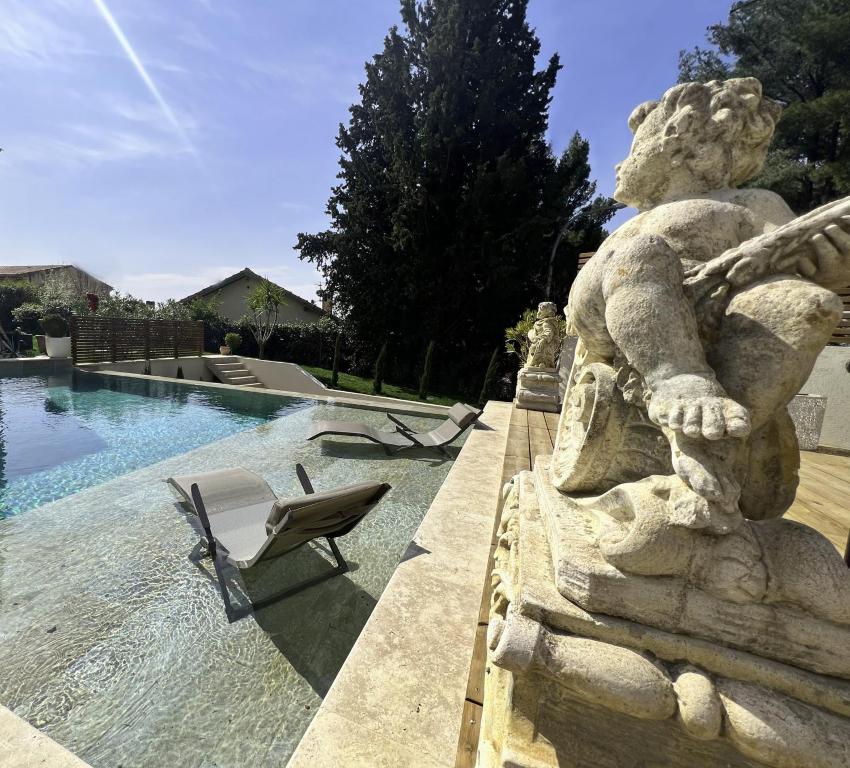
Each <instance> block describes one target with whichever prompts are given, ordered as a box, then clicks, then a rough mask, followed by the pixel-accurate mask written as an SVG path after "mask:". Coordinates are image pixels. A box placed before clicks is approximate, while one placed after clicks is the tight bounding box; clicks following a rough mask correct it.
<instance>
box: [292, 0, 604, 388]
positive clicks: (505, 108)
mask: <svg viewBox="0 0 850 768" xmlns="http://www.w3.org/2000/svg"><path fill="white" fill-rule="evenodd" d="M527 2H528V0H425V1H424V2H421V3H416V2H414V0H403V1H402V3H401V14H402V21H403V27H402V28H401V29H398V28H395V27H394V28H392V29H391V30H390V31H389V34H388V35H387V37H386V39H385V41H384V48H383V50H382V51H381V52H380V53H379V54H377V55H376V56H374V58H373V59H372V60H371V61H370V62H368V63H367V64H366V76H365V82H364V83H363V84H362V85H361V86H360V101H359V102H358V103H356V104H354V105H352V106H351V108H350V110H349V111H350V120H349V122H348V125H346V126H340V129H339V134H338V138H337V146H338V147H339V149H340V150H341V157H340V161H339V162H340V172H339V179H340V182H339V184H338V185H337V186H336V187H334V188H333V190H332V194H331V197H330V200H329V202H328V213H329V215H330V218H331V227H330V229H328V230H326V231H324V232H319V233H317V234H306V233H302V234H300V235H299V236H298V244H297V248H298V249H299V250H300V254H301V258H302V259H306V260H309V261H311V262H313V263H315V264H316V265H317V267H318V268H319V269H320V270H321V271H322V273H323V275H324V278H325V285H326V288H325V292H326V293H327V294H328V295H330V296H332V297H333V299H334V306H335V309H336V311H338V312H340V313H341V314H342V315H343V316H344V317H345V318H346V321H347V323H348V325H349V327H350V329H351V333H352V336H353V338H354V339H355V343H357V344H359V345H360V346H361V347H365V348H367V349H368V350H370V352H371V355H366V354H363V355H361V356H362V357H367V356H371V359H375V358H374V355H375V352H376V351H377V348H378V346H379V344H380V343H382V340H383V339H385V338H391V339H393V338H395V339H396V340H398V341H399V342H400V343H396V344H395V345H394V350H396V352H394V359H393V365H394V368H395V374H394V375H396V376H397V377H400V378H401V379H402V380H408V381H413V380H415V378H416V375H417V373H418V370H417V369H418V362H419V361H418V359H417V357H418V355H417V351H418V350H421V349H422V348H423V347H424V346H425V345H426V344H427V343H428V341H429V340H431V339H434V340H436V341H437V343H438V344H439V345H440V361H441V365H440V368H439V370H438V371H435V376H437V377H438V378H442V382H440V383H442V384H443V385H446V384H447V383H450V384H451V385H452V386H456V387H462V388H466V389H468V390H471V389H472V388H473V387H477V386H478V382H479V381H480V379H479V378H478V377H479V376H480V371H481V368H482V366H483V365H484V364H485V361H486V359H487V357H488V356H489V352H490V350H491V349H492V345H493V343H494V342H495V341H496V340H497V339H498V338H499V337H500V336H501V334H502V329H503V328H504V327H505V325H506V324H507V323H508V322H509V321H510V320H511V318H513V317H515V316H516V315H517V314H518V313H519V312H520V311H521V310H522V308H523V307H525V306H528V305H529V304H531V303H533V302H535V301H539V300H540V299H541V298H542V294H543V292H544V291H545V287H546V281H547V274H548V267H549V262H550V253H551V250H552V245H553V243H554V242H555V239H556V237H557V235H558V232H559V231H560V230H561V228H562V227H563V226H564V224H565V223H567V221H569V220H570V219H571V218H573V217H574V216H575V214H576V213H577V212H578V211H579V210H584V211H585V215H583V216H580V217H575V236H570V237H566V238H562V242H563V245H562V249H563V253H561V254H560V255H559V257H558V259H556V260H555V264H556V266H557V268H558V275H557V278H556V281H555V284H556V285H557V288H558V291H557V300H559V301H561V302H563V301H564V299H565V298H566V291H567V289H568V287H569V286H568V279H569V274H570V271H571V270H572V271H574V262H575V258H570V253H569V252H570V251H576V253H577V250H578V249H590V248H593V247H595V245H596V244H598V242H599V240H600V238H601V236H602V226H603V224H604V222H605V221H606V220H607V219H608V218H609V217H610V215H611V211H610V204H606V201H604V200H600V199H598V198H595V185H594V184H593V182H592V181H590V179H589V172H590V169H589V166H588V164H587V152H588V147H587V142H585V141H584V140H583V139H581V137H579V136H578V135H576V136H574V137H573V139H572V141H571V142H570V144H569V147H568V148H567V150H566V151H565V152H564V153H563V155H562V156H561V157H556V156H555V155H554V154H553V153H552V150H551V148H550V147H549V145H548V144H547V143H546V139H545V133H546V129H547V122H548V107H549V102H550V100H551V91H552V87H553V86H554V84H555V78H556V75H557V72H558V70H559V69H560V63H559V60H558V57H557V56H553V57H552V58H551V59H550V60H549V61H548V62H547V63H546V65H545V66H544V67H543V68H542V69H540V70H538V69H537V68H536V65H535V61H536V57H537V56H538V54H539V52H540V43H539V41H538V39H537V37H536V36H535V34H534V32H533V31H532V30H531V28H530V27H529V26H528V23H527V19H526V6H527ZM449 376H451V381H448V380H447V379H448V377H449Z"/></svg>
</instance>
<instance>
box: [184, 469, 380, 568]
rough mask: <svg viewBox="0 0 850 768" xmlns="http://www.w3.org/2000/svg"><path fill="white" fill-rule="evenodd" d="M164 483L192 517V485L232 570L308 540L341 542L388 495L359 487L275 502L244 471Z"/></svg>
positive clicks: (363, 485) (367, 486)
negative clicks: (327, 538) (337, 539)
mask: <svg viewBox="0 0 850 768" xmlns="http://www.w3.org/2000/svg"><path fill="white" fill-rule="evenodd" d="M167 482H168V483H169V484H170V485H171V486H172V487H173V488H174V489H175V490H176V491H177V492H178V493H179V494H180V496H181V497H182V498H183V500H184V501H185V502H186V503H187V505H188V506H189V508H190V509H192V510H193V511H195V508H194V505H193V503H192V496H191V488H192V484H193V483H197V485H198V490H199V491H200V492H201V498H202V499H203V500H204V506H205V508H206V511H207V516H208V517H209V520H210V529H211V530H212V533H213V536H214V537H215V539H216V541H217V542H218V543H219V545H220V546H221V547H222V548H223V549H225V550H226V551H227V560H228V562H230V563H231V564H232V565H234V566H236V567H237V568H250V567H252V566H254V565H256V564H257V563H258V562H260V561H261V560H268V559H270V558H273V557H279V556H280V555H284V554H286V553H287V552H291V551H292V550H293V549H297V548H298V547H300V546H301V545H303V544H306V543H307V542H308V541H310V540H311V539H315V538H320V537H323V536H330V537H337V536H344V535H345V534H346V533H348V532H350V531H351V530H352V529H353V528H354V527H355V526H356V525H357V524H358V523H359V522H360V521H361V520H362V519H363V518H364V517H365V516H366V514H367V513H368V512H369V511H370V510H371V509H372V507H374V506H375V505H376V504H377V503H378V502H379V501H380V500H381V498H382V497H383V496H384V494H385V493H386V492H387V491H388V490H390V486H389V485H388V484H387V483H374V482H373V483H358V484H356V485H348V486H344V487H342V488H335V489H333V490H330V491H325V492H322V493H313V494H306V495H303V496H297V497H293V498H289V499H278V498H277V497H276V496H275V494H274V492H273V491H272V489H271V488H270V487H269V486H268V484H267V483H266V482H265V480H263V479H262V478H261V477H259V476H258V475H256V474H254V473H253V472H250V471H248V470H247V469H225V470H218V471H216V472H208V473H205V474H202V475H190V476H185V477H170V478H168V480H167Z"/></svg>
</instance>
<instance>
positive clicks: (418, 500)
mask: <svg viewBox="0 0 850 768" xmlns="http://www.w3.org/2000/svg"><path fill="white" fill-rule="evenodd" d="M109 378H110V379H111V378H115V379H117V382H116V383H115V384H114V386H115V387H116V388H117V389H116V390H115V391H100V390H99V391H95V392H87V391H86V387H88V386H90V385H89V384H88V383H86V382H82V383H81V382H78V383H77V386H78V387H81V389H78V390H77V391H76V395H75V394H74V390H73V386H72V385H69V386H70V390H68V391H66V390H64V389H62V388H61V387H58V388H55V391H54V396H53V397H52V398H51V399H53V400H56V399H57V396H58V395H59V393H60V391H61V393H62V397H63V398H70V400H71V402H72V403H73V401H74V398H75V397H77V398H81V400H82V401H83V402H84V401H86V397H88V396H91V395H95V396H96V397H97V400H98V402H99V403H100V407H101V408H103V407H106V409H107V410H110V408H112V406H113V405H114V406H115V407H114V411H115V412H114V413H113V416H112V417H111V421H110V429H111V430H112V431H113V432H114V434H115V435H117V436H116V437H115V439H117V440H119V443H121V441H122V440H124V439H125V438H127V440H128V441H129V442H130V443H132V439H131V438H129V437H127V435H121V434H120V433H121V432H122V429H126V430H127V431H128V432H130V433H133V434H135V435H136V436H138V437H139V439H142V436H144V435H148V434H149V433H148V432H147V431H146V423H147V422H148V421H149V422H151V423H153V422H156V421H157V420H158V419H156V418H148V417H141V416H133V415H132V413H129V412H130V411H132V409H131V408H127V412H128V413H126V414H125V413H123V412H122V411H121V408H120V406H118V405H117V400H116V401H115V402H114V403H113V402H112V401H110V400H109V399H107V398H109V397H115V398H123V397H126V396H128V395H133V396H138V397H152V398H154V399H156V398H159V397H160V395H159V394H157V393H158V392H159V389H158V388H157V387H153V388H152V389H150V390H149V392H150V394H149V395H145V394H139V393H138V392H130V391H127V390H126V389H125V387H128V386H129V387H130V388H131V389H132V387H135V386H138V384H137V383H133V384H128V382H130V381H131V380H129V379H121V378H120V377H109ZM142 383H149V384H155V383H156V382H142ZM18 384H19V385H20V384H21V383H20V382H19V383H18ZM28 386H29V385H28ZM32 386H36V385H35V384H32ZM63 386H64V385H63ZM180 386H185V387H186V391H185V392H184V393H182V394H181V395H180V396H178V397H176V400H175V399H174V398H172V395H173V391H172V388H173V387H180ZM48 389H51V387H48ZM196 390H202V388H201V387H194V386H189V385H177V384H173V385H169V386H168V387H166V388H165V390H163V392H164V393H165V394H164V396H163V397H162V399H163V400H164V401H166V402H165V403H159V404H150V403H143V404H141V405H139V404H137V406H138V407H139V408H142V406H144V408H154V409H157V408H166V410H167V412H168V414H169V415H168V416H165V415H162V414H160V416H161V417H162V419H164V420H165V421H168V422H170V423H171V424H172V425H175V424H180V425H181V427H180V429H181V431H184V430H186V429H187V427H186V425H187V424H190V427H189V428H188V431H190V432H191V431H192V429H191V423H192V419H189V418H188V417H187V415H186V414H187V413H196V414H197V411H195V410H194V409H195V408H198V407H203V408H206V407H212V406H211V405H210V403H209V402H205V401H204V397H206V396H207V395H209V397H213V395H212V394H210V393H212V392H213V391H214V392H216V393H218V392H220V390H219V389H216V390H213V389H212V388H210V389H209V393H204V392H203V391H201V392H200V394H197V397H196ZM169 393H170V394H169ZM225 394H226V395H228V396H238V397H237V401H238V402H237V404H236V406H234V407H233V408H232V410H231V409H230V408H228V407H225V406H223V405H221V403H219V404H218V405H220V406H221V410H218V411H215V413H217V415H218V417H219V418H218V419H212V421H218V420H230V419H235V420H236V421H235V422H234V423H238V425H239V426H238V427H236V426H234V425H233V424H231V425H229V426H222V425H219V424H214V425H212V426H210V424H209V423H207V421H206V417H204V416H201V415H197V416H196V421H197V426H198V434H199V435H200V434H203V435H207V436H209V435H210V434H211V432H210V431H209V430H213V431H214V430H216V429H225V430H227V434H225V436H223V437H219V438H218V439H214V438H213V439H209V437H207V438H205V442H204V443H203V444H201V445H198V446H197V447H195V448H192V449H189V450H186V449H185V448H184V447H181V448H180V451H181V452H180V453H174V452H173V450H172V448H173V446H172V448H169V449H168V453H169V455H167V456H166V457H165V458H162V459H159V460H157V459H156V458H155V457H153V458H151V457H150V454H149V455H148V456H149V461H148V463H147V465H142V466H139V467H138V468H135V469H130V470H129V471H126V470H125V471H123V473H122V474H117V475H113V476H111V477H107V479H105V480H102V481H98V482H95V483H93V484H90V485H89V486H88V487H84V488H82V489H81V490H78V491H76V492H71V493H69V494H68V495H66V496H63V497H62V498H58V499H55V500H54V501H51V502H48V503H46V504H41V505H40V506H37V507H31V508H28V509H26V511H24V512H23V513H22V514H16V515H12V516H9V517H7V518H6V519H2V520H0V703H2V704H4V705H5V706H7V707H9V708H10V709H12V710H13V711H15V712H16V713H17V714H18V715H20V716H21V717H24V718H25V719H27V720H28V721H29V722H31V723H32V724H33V725H35V726H36V727H38V728H40V729H42V730H43V731H44V732H46V733H47V734H48V735H50V736H51V737H52V738H54V739H56V740H57V741H58V742H59V743H60V744H63V745H64V746H66V747H67V748H69V749H70V750H72V751H73V752H75V753H77V754H78V755H79V756H80V757H82V758H83V759H84V760H86V761H87V762H89V763H90V764H91V765H92V766H94V767H95V768H115V766H119V765H123V766H134V768H147V767H148V766H150V768H154V767H156V768H160V766H164V765H175V766H176V765H179V766H190V767H195V768H207V767H208V766H220V767H221V766H228V767H233V768H235V767H236V766H272V765H274V766H279V765H283V764H285V763H286V760H287V759H288V758H289V756H290V754H291V753H292V751H293V750H294V749H295V746H296V745H297V743H298V741H299V740H300V738H301V735H302V734H303V732H304V730H305V729H306V727H307V725H308V724H309V722H310V720H311V719H312V716H313V714H314V712H315V711H316V708H317V707H318V705H319V703H320V702H321V699H322V697H323V695H324V693H325V692H326V691H327V689H328V688H329V687H330V684H331V683H332V681H333V679H334V677H335V676H336V673H337V671H338V670H339V668H340V666H341V665H342V663H343V661H344V660H345V657H346V656H347V654H348V651H349V650H350V648H351V646H352V645H353V643H354V641H355V640H356V638H357V635H358V634H359V633H360V630H361V629H362V627H363V625H364V624H365V622H366V619H367V618H368V617H369V614H370V613H371V611H372V608H373V606H374V605H375V603H376V602H377V600H378V598H379V597H380V595H381V592H382V591H383V589H384V587H385V585H386V583H387V581H388V580H389V578H390V576H391V575H392V572H393V570H394V569H395V566H396V564H397V563H398V560H399V558H400V557H401V556H402V555H403V554H404V552H405V550H406V548H407V546H408V544H409V542H410V541H411V539H412V537H413V535H414V533H415V531H416V528H417V527H418V525H419V522H420V521H421V519H422V517H423V516H424V514H425V512H426V511H427V509H428V506H429V505H430V503H431V500H432V499H433V497H434V496H435V495H436V492H437V490H438V489H439V487H440V485H441V484H442V482H443V480H444V478H445V476H446V474H447V472H448V470H449V468H450V466H451V462H450V461H444V460H442V459H439V458H435V457H434V456H431V455H428V454H421V455H415V454H408V455H402V456H399V457H387V456H386V455H385V454H384V453H383V451H382V450H381V449H380V447H378V446H374V445H372V444H369V443H363V442H354V441H351V440H347V439H339V440H328V441H316V442H307V441H306V440H305V439H304V436H305V435H306V433H307V431H308V430H309V428H310V426H311V425H312V423H313V422H314V421H315V420H322V419H332V418H340V419H348V420H360V421H365V422H367V423H369V424H372V425H375V426H379V427H380V426H385V425H386V417H385V416H384V415H383V414H382V413H380V412H375V411H368V410H364V409H355V408H344V407H339V406H334V405H331V404H326V403H317V402H315V401H311V400H303V401H301V400H298V401H292V400H287V399H280V400H278V398H276V397H274V396H271V395H268V394H266V395H256V394H254V395H253V397H260V398H266V399H267V401H268V402H267V403H266V404H265V405H264V406H263V409H261V410H260V412H256V411H254V410H252V408H247V410H246V409H245V408H244V401H243V400H242V397H241V396H242V395H246V396H250V393H244V392H241V391H240V392H232V393H231V392H225ZM190 395H191V396H190ZM213 401H214V402H215V398H214V397H213ZM59 402H60V404H62V403H64V402H65V401H64V400H61V399H60V400H59ZM50 407H52V406H50ZM216 407H218V406H216ZM144 408H142V411H139V412H138V413H143V412H145V411H144ZM266 408H267V409H269V410H265V409H266ZM181 409H186V411H185V412H181ZM84 410H85V409H83V408H82V407H81V406H77V413H79V414H80V415H81V416H82V415H83V411H84ZM69 412H73V411H72V410H70V409H69ZM154 412H155V413H159V412H158V411H154ZM87 418H91V419H93V418H94V417H89V416H87ZM104 418H105V417H104ZM243 419H244V421H243ZM410 421H411V423H412V424H413V425H414V426H416V427H417V428H432V427H433V426H435V425H436V424H437V423H438V421H437V420H436V419H424V418H422V419H415V418H411V419H410ZM94 423H95V422H94V421H91V420H90V421H88V422H85V421H84V422H83V424H84V426H87V427H88V426H90V425H92V424H94ZM122 425H123V427H122ZM91 428H92V429H93V431H95V432H96V433H97V434H98V435H99V436H100V437H101V438H103V437H104V432H102V431H99V429H97V428H95V427H91ZM101 429H106V428H105V427H102V428H101ZM159 430H160V431H159V432H158V433H157V434H160V435H162V437H160V438H158V440H165V441H170V440H171V437H169V436H168V430H167V429H166V427H165V426H160V428H159ZM119 438H120V439H119ZM149 441H150V440H149ZM24 442H25V441H24ZM460 442H462V441H459V442H458V444H457V446H455V447H454V448H453V450H454V451H455V452H456V451H457V450H458V447H459V445H460ZM80 444H81V445H82V444H83V443H82V438H80ZM122 444H123V443H122ZM16 450H17V451H18V454H17V455H19V456H20V455H23V454H21V453H20V451H21V450H23V449H22V448H21V447H20V446H19V447H18V449H16ZM128 450H130V449H128ZM163 450H165V449H164V448H163ZM102 452H103V451H101V453H102ZM97 453H98V452H97V451H91V452H88V453H85V454H84V455H81V456H75V457H71V458H70V461H69V463H75V462H84V461H85V460H86V459H87V458H89V457H92V456H96V455H97ZM12 455H14V454H13V452H11V451H7V456H12ZM134 455H135V453H134ZM55 459H56V457H55V456H54V459H53V461H55ZM296 462H300V463H302V464H303V465H304V466H305V467H306V469H307V471H308V472H309V474H310V477H311V479H312V480H313V484H314V485H315V487H316V489H317V490H318V491H321V490H323V489H328V488H331V487H334V486H337V485H342V484H345V483H349V482H354V481H357V480H379V481H386V482H389V483H390V484H391V485H392V490H391V491H390V492H389V493H388V494H387V496H386V497H385V498H384V500H383V501H382V502H381V504H380V505H379V506H378V507H377V508H376V509H375V510H374V511H373V512H372V513H370V515H369V516H368V517H367V518H366V519H365V520H364V521H363V523H362V524H361V525H360V526H359V527H358V528H357V529H355V531H354V532H352V533H351V534H350V535H349V536H346V537H345V538H343V539H341V540H340V541H339V545H340V549H341V550H342V551H343V553H344V555H345V556H346V559H347V560H348V561H349V563H351V565H352V571H351V572H350V573H348V574H345V575H344V576H340V577H337V578H334V579H331V580H329V581H326V582H324V583H323V584H320V585H319V586H317V587H314V588H312V589H309V590H306V591H305V592H302V593H300V594H298V595H295V596H294V597H292V598H289V599H287V600H285V601H282V602H280V603H277V604H275V605H273V606H271V607H269V608H267V609H264V610H262V611H259V612H258V613H257V614H256V616H254V617H251V618H248V619H244V620H242V621H239V622H236V623H235V624H228V623H227V619H226V617H225V615H224V611H223V609H222V605H221V599H220V597H219V594H218V592H217V589H216V587H215V585H214V584H213V583H212V582H211V581H210V579H209V578H207V577H206V576H205V575H204V574H203V573H202V572H201V571H199V570H198V569H197V568H196V567H195V566H193V565H192V563H190V562H189V560H188V558H187V555H188V553H189V552H190V550H191V549H192V547H193V546H194V544H195V543H196V542H197V540H198V534H197V532H196V530H195V528H194V527H193V521H192V520H191V519H190V518H189V517H188V516H187V515H186V514H184V513H183V512H182V511H181V508H180V507H179V506H178V505H177V504H176V501H175V499H174V497H173V495H172V494H171V492H170V491H169V489H168V487H167V486H166V484H165V483H164V482H163V480H164V478H166V477H168V476H170V475H173V474H186V473H192V472H201V471H205V470H209V469H216V468H224V467H233V466H244V467H246V468H248V469H251V470H253V471H255V472H257V473H259V474H260V475H262V476H263V477H265V478H266V479H267V480H268V482H269V483H270V485H271V486H272V487H273V488H274V490H275V491H276V492H277V493H278V494H279V495H294V494H296V493H298V492H299V488H300V486H299V484H298V481H297V479H296V476H295V472H294V465H295V463H296ZM14 466H17V465H14ZM61 466H62V464H61V463H60V464H54V465H53V466H52V467H48V468H42V469H38V470H37V471H36V472H31V473H30V474H29V475H18V476H17V479H13V480H12V483H11V484H10V485H8V486H7V491H8V489H9V488H11V487H15V488H17V487H20V486H18V485H16V483H17V482H18V481H19V479H20V478H21V477H24V478H26V477H31V476H33V475H34V474H37V473H38V472H46V473H50V472H56V471H58V470H59V468H60V467H61ZM108 474H109V473H108V472H107V475H108ZM91 476H94V475H91ZM326 567H328V561H327V559H326V554H325V553H324V552H323V551H322V549H321V548H320V547H305V548H303V549H302V550H299V551H298V552H297V553H295V554H294V556H291V557H290V556H287V557H284V558H281V559H279V560H277V561H271V562H269V563H266V564H263V565H262V566H260V567H259V568H260V570H258V572H257V573H256V574H252V575H251V577H250V578H249V579H248V580H247V581H245V582H244V583H242V584H241V585H240V588H242V589H245V590H246V591H249V592H250V593H251V595H252V597H254V598H255V599H256V598H260V597H262V594H263V593H264V592H265V593H268V591H271V590H277V589H280V588H282V587H284V586H286V585H287V584H289V583H293V582H295V581H298V580H301V579H303V578H305V577H307V576H310V575H312V574H314V573H318V572H319V570H321V569H323V568H326ZM231 577H232V578H234V579H236V578H237V577H236V576H235V575H234V574H232V573H231V574H229V576H228V578H231Z"/></svg>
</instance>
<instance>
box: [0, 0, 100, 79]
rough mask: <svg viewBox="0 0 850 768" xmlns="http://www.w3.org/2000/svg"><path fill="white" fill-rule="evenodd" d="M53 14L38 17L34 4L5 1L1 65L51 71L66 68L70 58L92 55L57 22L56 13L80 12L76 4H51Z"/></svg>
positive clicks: (0, 31)
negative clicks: (46, 68)
mask: <svg viewBox="0 0 850 768" xmlns="http://www.w3.org/2000/svg"><path fill="white" fill-rule="evenodd" d="M51 5H53V6H54V9H53V11H54V13H53V14H51V15H48V14H44V13H39V12H37V11H35V10H33V8H32V3H29V2H20V0H5V3H4V6H5V7H4V8H3V22H2V24H0V62H2V63H3V64H5V65H7V66H12V67H26V68H34V67H38V68H41V67H52V68H60V67H63V66H65V65H66V60H67V59H68V58H69V57H79V56H86V55H92V54H93V53H94V51H93V50H92V49H90V48H89V47H88V46H87V45H86V44H85V43H84V41H83V39H82V38H81V37H80V36H79V35H77V34H75V33H74V32H72V31H71V30H69V29H68V25H67V24H63V23H59V22H58V21H57V20H56V16H57V14H56V11H57V10H60V11H64V12H66V13H67V12H68V11H72V10H77V9H78V6H77V5H76V4H68V3H65V2H61V3H55V2H54V3H51Z"/></svg>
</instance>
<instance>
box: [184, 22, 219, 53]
mask: <svg viewBox="0 0 850 768" xmlns="http://www.w3.org/2000/svg"><path fill="white" fill-rule="evenodd" d="M177 39H178V40H179V41H180V42H181V43H183V45H187V46H189V47H190V48H195V49H196V50H199V51H214V50H215V45H213V42H212V41H211V40H210V39H209V38H208V37H207V36H206V35H204V34H202V33H201V32H200V31H199V30H198V29H196V28H195V27H189V28H187V29H186V30H185V31H183V32H181V33H180V34H179V35H177Z"/></svg>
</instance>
